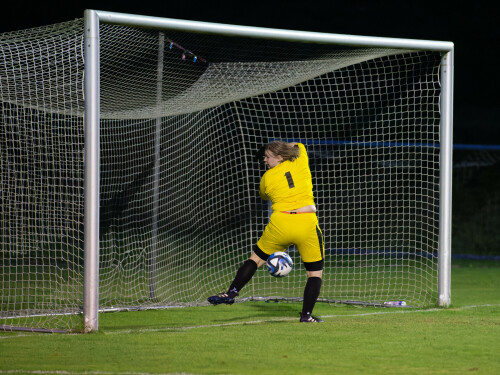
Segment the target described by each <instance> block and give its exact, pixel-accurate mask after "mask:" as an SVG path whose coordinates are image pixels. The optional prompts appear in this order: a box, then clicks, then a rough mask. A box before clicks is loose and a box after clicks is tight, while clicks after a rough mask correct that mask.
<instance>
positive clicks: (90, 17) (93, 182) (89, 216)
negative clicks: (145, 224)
mask: <svg viewBox="0 0 500 375" xmlns="http://www.w3.org/2000/svg"><path fill="white" fill-rule="evenodd" d="M101 23H105V24H114V25H121V26H134V27H145V28H150V29H158V30H177V31H187V32H197V33H208V34H216V35H224V36H240V37H250V38H258V39H267V40H282V41H294V42H307V43H322V44H332V45H341V46H349V47H381V48H383V47H386V48H400V49H410V50H428V51H435V52H440V53H441V74H440V78H441V97H440V110H441V118H440V183H439V202H440V205H439V245H438V246H439V251H438V301H437V303H438V305H439V306H442V307H447V306H449V305H450V303H451V290H450V289H451V288H450V287H451V198H452V197H451V185H452V153H453V137H452V134H453V64H454V62H453V60H454V44H453V43H452V42H445V41H429V40H417V39H401V38H386V37H369V36H355V35H343V34H330V33H319V32H308V31H292V30H284V29H271V28H261V27H251V26H236V25H229V24H217V23H209V22H199V21H188V20H179V19H170V18H160V17H151V16H140V15H133V14H125V13H116V12H108V11H100V10H90V9H88V10H85V12H84V24H85V31H84V54H85V79H84V96H85V115H84V132H85V140H84V142H85V145H84V147H85V159H84V165H85V167H84V168H85V172H84V173H85V183H84V191H85V193H84V211H85V217H84V241H85V243H84V252H85V254H84V296H83V299H84V304H83V318H84V330H85V332H92V331H97V330H98V310H99V190H100V186H99V175H100V136H99V132H100V46H99V25H100V24H101Z"/></svg>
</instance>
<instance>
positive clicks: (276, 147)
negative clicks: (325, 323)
mask: <svg viewBox="0 0 500 375" xmlns="http://www.w3.org/2000/svg"><path fill="white" fill-rule="evenodd" d="M264 162H265V163H266V164H267V166H268V167H269V169H268V170H267V171H266V173H264V175H263V176H262V179H261V182H260V191H259V194H260V196H261V198H262V199H264V200H271V203H272V210H273V213H272V214H271V218H270V220H269V223H268V224H267V226H266V228H265V230H264V233H263V234H262V236H261V238H260V239H259V241H258V242H257V244H256V245H255V246H254V249H253V252H252V255H251V256H250V258H249V259H247V260H246V261H245V262H244V263H243V264H242V265H241V267H240V268H239V269H238V271H237V273H236V277H235V278H234V280H233V282H232V284H231V285H230V287H229V289H228V291H227V292H226V293H221V294H218V295H215V296H211V297H209V298H208V302H210V303H211V304H213V305H219V304H221V303H225V304H228V305H231V304H233V303H234V299H235V297H237V296H238V294H239V292H240V291H241V289H242V288H243V287H244V286H245V285H246V284H247V283H248V282H249V281H250V280H251V278H252V277H253V275H254V274H255V272H256V270H257V269H258V268H259V267H261V266H262V265H264V264H265V263H266V261H267V258H269V255H271V254H273V253H275V252H277V251H286V249H287V248H288V247H289V246H290V245H291V244H295V246H296V247H297V249H298V251H299V254H300V257H301V258H302V261H303V263H304V266H305V269H306V273H307V282H306V285H305V288H304V302H303V306H302V312H301V314H300V321H301V322H305V323H314V322H322V320H321V319H319V318H317V317H314V316H312V315H311V313H312V311H313V308H314V305H315V304H316V301H317V299H318V296H319V293H320V289H321V282H322V279H321V278H322V273H323V263H324V254H325V251H324V244H323V235H322V233H321V230H320V229H319V226H318V218H317V216H316V206H315V204H314V195H313V185H312V178H311V171H310V169H309V158H308V156H307V152H306V148H305V147H304V145H303V144H301V143H287V142H283V141H275V142H272V143H269V144H268V145H267V146H266V148H265V157H264Z"/></svg>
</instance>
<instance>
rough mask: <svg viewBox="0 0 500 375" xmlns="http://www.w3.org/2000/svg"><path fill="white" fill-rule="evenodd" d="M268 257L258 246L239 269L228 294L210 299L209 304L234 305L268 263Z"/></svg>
mask: <svg viewBox="0 0 500 375" xmlns="http://www.w3.org/2000/svg"><path fill="white" fill-rule="evenodd" d="M268 257H269V255H267V254H266V253H264V252H263V251H262V250H260V249H259V247H258V246H255V248H254V251H253V252H252V255H251V256H250V258H249V259H247V260H246V261H245V262H244V263H243V264H242V265H241V266H240V268H238V271H237V272H236V276H235V278H234V280H233V282H232V283H231V285H230V286H229V289H228V290H227V292H226V293H220V294H217V295H215V296H211V297H208V302H210V303H211V304H212V305H220V304H222V303H225V304H226V305H232V304H233V303H234V299H235V297H237V296H238V294H239V292H240V290H241V289H242V288H243V287H244V286H245V285H246V284H247V283H248V282H249V281H250V280H251V279H252V277H253V275H254V274H255V272H256V271H257V269H258V268H260V267H261V266H262V265H263V264H264V263H266V260H267V258H268Z"/></svg>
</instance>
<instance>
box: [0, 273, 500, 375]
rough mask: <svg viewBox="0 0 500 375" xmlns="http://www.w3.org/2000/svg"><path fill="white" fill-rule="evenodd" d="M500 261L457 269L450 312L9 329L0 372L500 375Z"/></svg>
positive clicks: (210, 315)
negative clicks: (74, 330) (73, 330)
mask: <svg viewBox="0 0 500 375" xmlns="http://www.w3.org/2000/svg"><path fill="white" fill-rule="evenodd" d="M499 266H500V265H496V264H494V263H492V264H482V263H481V264H479V263H475V264H474V263H462V264H455V266H454V268H453V269H452V301H453V305H452V306H451V307H450V308H448V309H440V308H434V309H425V310H423V309H408V308H406V309H399V308H373V307H355V306H343V305H328V304H323V303H319V304H318V305H317V306H316V308H315V313H316V314H317V315H320V316H322V317H323V318H324V320H325V322H324V323H322V324H300V323H299V322H298V313H299V311H300V308H301V304H299V303H266V302H251V303H243V304H235V305H233V306H226V305H222V306H215V307H214V306H205V307H195V308H176V309H169V310H150V311H141V312H122V313H107V314H101V316H100V327H99V332H98V333H93V334H88V335H80V334H74V335H70V334H34V333H17V332H13V333H0V354H1V355H0V373H15V374H52V373H54V374H55V373H57V374H131V375H135V374H137V375H139V374H159V373H162V374H242V375H243V374H252V375H253V374H264V375H267V374H280V375H282V374H308V375H310V374H314V375H316V374H382V373H383V374H471V373H478V374H498V373H500V356H499V355H498V353H500V292H499V289H498V286H499V285H500V267H499Z"/></svg>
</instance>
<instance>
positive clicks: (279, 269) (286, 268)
mask: <svg viewBox="0 0 500 375" xmlns="http://www.w3.org/2000/svg"><path fill="white" fill-rule="evenodd" d="M266 265H267V270H268V271H269V273H270V274H271V275H273V276H274V277H283V276H286V275H288V274H289V273H290V271H291V270H292V269H293V262H292V258H290V255H288V254H287V253H285V252H283V251H277V252H276V253H274V254H271V255H270V256H269V258H267V263H266Z"/></svg>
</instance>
